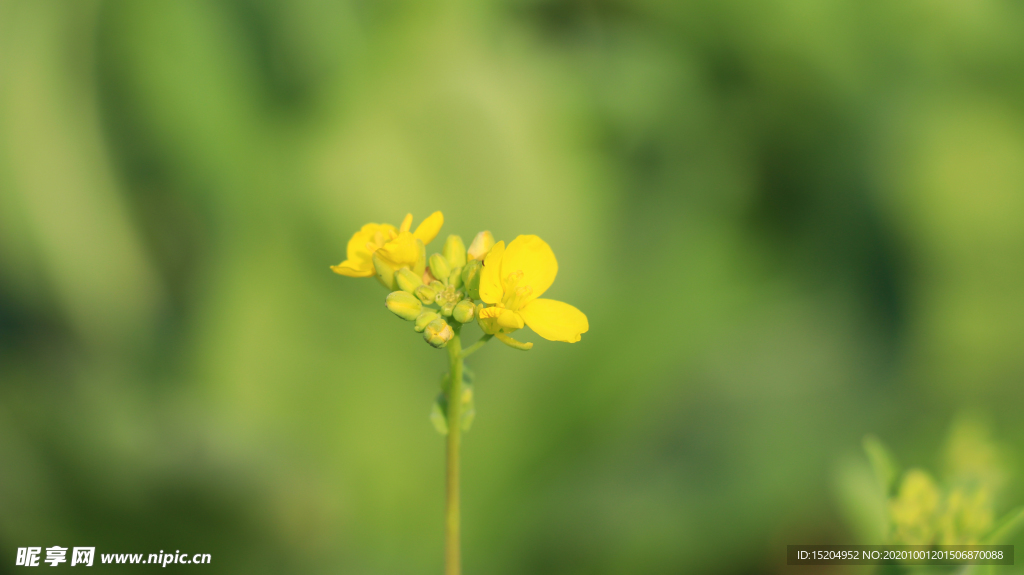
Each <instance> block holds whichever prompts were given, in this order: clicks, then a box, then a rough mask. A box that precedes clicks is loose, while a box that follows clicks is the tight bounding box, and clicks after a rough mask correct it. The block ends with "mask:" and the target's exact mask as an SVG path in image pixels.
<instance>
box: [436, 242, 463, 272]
mask: <svg viewBox="0 0 1024 575" xmlns="http://www.w3.org/2000/svg"><path fill="white" fill-rule="evenodd" d="M441 255H443V256H444V259H446V260H448V265H450V266H451V267H452V268H453V269H454V268H461V267H462V266H464V265H466V244H464V243H462V238H460V237H459V236H457V235H455V234H452V235H450V236H448V239H447V240H446V241H445V242H444V247H443V248H441Z"/></svg>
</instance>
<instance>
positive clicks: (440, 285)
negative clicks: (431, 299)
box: [427, 280, 444, 293]
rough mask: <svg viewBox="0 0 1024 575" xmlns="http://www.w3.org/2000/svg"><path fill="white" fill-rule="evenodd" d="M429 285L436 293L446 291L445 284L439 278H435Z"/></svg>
mask: <svg viewBox="0 0 1024 575" xmlns="http://www.w3.org/2000/svg"><path fill="white" fill-rule="evenodd" d="M427 285H429V286H430V289H432V290H434V293H441V292H443V291H444V284H443V283H441V282H439V281H437V280H433V281H431V282H430V283H429V284H427Z"/></svg>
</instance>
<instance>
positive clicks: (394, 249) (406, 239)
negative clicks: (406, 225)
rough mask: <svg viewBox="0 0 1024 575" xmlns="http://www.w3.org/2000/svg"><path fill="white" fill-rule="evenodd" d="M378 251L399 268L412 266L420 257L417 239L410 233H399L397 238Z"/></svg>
mask: <svg viewBox="0 0 1024 575" xmlns="http://www.w3.org/2000/svg"><path fill="white" fill-rule="evenodd" d="M377 251H379V252H381V255H382V256H384V257H385V258H387V259H388V260H391V261H392V262H395V263H396V264H398V265H399V266H404V265H408V266H412V265H413V264H415V263H416V259H417V258H419V255H420V248H419V245H418V244H417V243H416V238H415V237H413V235H412V234H410V233H409V232H398V237H397V238H395V239H394V240H392V241H390V242H388V243H386V244H384V246H383V247H381V248H380V249H378V250H377Z"/></svg>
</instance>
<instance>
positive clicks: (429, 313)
mask: <svg viewBox="0 0 1024 575" xmlns="http://www.w3.org/2000/svg"><path fill="white" fill-rule="evenodd" d="M438 317H440V316H438V315H437V312H436V311H434V310H432V309H425V310H423V312H422V313H420V315H418V316H416V325H415V326H413V329H414V330H416V333H422V332H423V330H425V329H427V325H428V324H429V323H430V322H432V321H434V320H435V319H437V318H438Z"/></svg>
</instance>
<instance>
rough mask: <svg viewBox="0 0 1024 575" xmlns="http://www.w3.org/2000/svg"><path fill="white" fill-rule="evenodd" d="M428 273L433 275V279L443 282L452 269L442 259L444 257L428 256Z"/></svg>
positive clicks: (437, 255)
mask: <svg viewBox="0 0 1024 575" xmlns="http://www.w3.org/2000/svg"><path fill="white" fill-rule="evenodd" d="M430 273H432V274H434V277H435V278H437V279H439V280H441V281H444V280H447V279H448V276H449V275H451V273H452V268H451V266H450V265H448V260H446V259H444V256H442V255H441V254H434V255H432V256H430Z"/></svg>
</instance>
